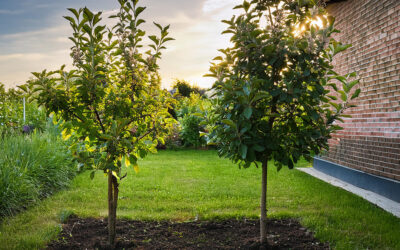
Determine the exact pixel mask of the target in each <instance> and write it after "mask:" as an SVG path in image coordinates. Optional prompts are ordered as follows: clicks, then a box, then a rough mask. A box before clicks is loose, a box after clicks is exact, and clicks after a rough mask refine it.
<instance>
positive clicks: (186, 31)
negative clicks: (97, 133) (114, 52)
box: [0, 0, 242, 88]
mask: <svg viewBox="0 0 400 250" xmlns="http://www.w3.org/2000/svg"><path fill="white" fill-rule="evenodd" d="M241 2H242V0H187V1H183V0H141V1H139V3H140V5H142V6H146V7H147V9H146V11H145V12H144V13H143V16H144V17H145V19H146V20H147V24H146V25H147V26H146V27H148V28H147V29H146V30H147V31H148V35H149V34H151V33H152V32H153V31H156V30H155V29H153V28H152V27H151V26H150V24H151V23H152V21H156V22H158V23H160V24H162V25H166V24H171V28H170V33H171V36H172V37H174V38H175V39H176V41H172V42H170V43H169V44H168V45H167V47H168V49H167V50H166V51H165V52H164V55H163V58H162V60H161V62H160V67H161V71H160V73H161V76H162V78H163V86H164V87H169V85H170V84H171V83H172V82H173V80H174V79H185V80H187V81H189V82H191V83H192V84H196V85H198V86H200V87H204V88H208V87H210V86H211V85H212V82H213V79H211V78H203V77H202V75H204V74H205V73H207V71H208V68H209V65H210V61H211V60H212V58H214V57H215V56H217V55H218V52H217V50H218V49H221V48H226V47H228V46H229V36H226V35H221V32H222V31H223V30H224V29H225V28H226V25H225V24H223V23H221V22H220V21H221V20H222V19H228V18H230V17H231V16H232V15H233V14H234V11H233V10H232V8H233V7H234V6H235V5H236V4H238V3H241ZM84 6H87V7H88V8H90V9H91V10H92V11H103V13H104V16H103V19H106V18H105V17H108V16H109V15H110V14H111V13H113V12H114V11H115V10H117V8H118V2H117V0H68V1H65V0H18V1H16V0H0V82H2V83H4V84H5V85H6V86H8V87H12V86H15V85H19V84H23V83H25V81H26V80H28V79H29V77H30V72H35V71H41V70H43V69H49V70H54V69H58V68H59V67H60V66H61V65H62V64H67V65H70V64H71V59H70V58H69V48H70V47H71V42H70V41H69V40H68V36H70V34H71V30H70V27H69V23H68V22H67V21H66V20H65V19H63V18H62V16H64V15H67V14H68V11H67V10H66V8H80V7H84Z"/></svg>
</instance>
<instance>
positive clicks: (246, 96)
mask: <svg viewBox="0 0 400 250" xmlns="http://www.w3.org/2000/svg"><path fill="white" fill-rule="evenodd" d="M236 8H238V9H242V10H243V11H244V13H243V14H241V15H238V16H234V17H232V19H231V20H225V21H223V22H224V23H226V24H228V26H229V27H228V29H227V30H226V31H225V32H224V33H228V34H232V37H231V42H232V43H233V47H232V48H228V49H222V50H220V51H221V52H222V53H223V56H221V57H217V58H215V60H216V61H219V63H214V64H213V66H212V67H211V69H210V71H211V73H210V74H209V76H213V77H215V78H217V81H216V83H215V84H214V86H213V90H214V91H215V96H216V98H217V101H216V104H215V106H214V107H215V109H214V116H213V118H212V120H213V121H214V123H215V126H214V127H213V128H212V131H211V133H210V138H211V139H212V140H213V141H214V142H216V143H217V145H218V146H219V154H220V155H221V156H225V157H228V158H230V159H232V160H233V161H234V162H238V163H239V166H242V167H246V168H247V167H249V166H250V165H251V163H253V162H254V163H256V164H257V162H262V165H263V176H262V180H263V184H262V187H263V191H262V193H263V194H262V204H261V220H262V221H261V222H262V223H261V225H265V224H264V223H263V221H264V220H265V215H266V207H265V200H266V199H265V195H266V178H267V177H266V174H267V171H266V168H267V162H268V160H274V162H275V165H276V166H277V167H278V169H280V168H281V167H282V166H284V165H286V166H289V168H293V166H294V164H295V163H296V162H297V161H298V160H299V159H300V158H301V157H304V158H305V159H307V160H311V158H312V156H313V155H316V154H319V153H320V151H321V149H328V139H329V138H331V134H332V133H334V132H336V131H338V130H339V129H341V127H340V126H338V124H337V123H336V121H337V120H339V121H340V120H341V118H342V117H346V115H344V114H343V112H344V110H345V109H346V108H348V107H351V106H352V105H351V104H350V101H351V100H352V99H354V98H356V97H357V96H358V95H359V93H360V90H359V89H357V90H356V91H355V92H354V93H353V90H352V89H353V87H354V86H356V84H357V83H358V81H357V80H354V81H350V80H349V79H350V78H352V77H354V76H355V74H349V75H346V76H341V75H339V74H337V73H336V72H335V71H334V70H333V66H332V61H333V57H334V56H335V55H336V54H338V53H340V52H341V51H343V50H345V49H347V48H348V47H349V46H350V45H342V44H341V43H339V42H337V41H335V40H334V39H333V38H332V37H331V36H332V34H334V33H336V32H338V30H336V29H335V28H334V19H333V17H330V16H326V13H325V11H324V10H323V9H322V8H319V7H318V6H317V5H316V4H315V3H314V1H290V0H287V1H259V0H253V1H251V2H247V1H244V2H243V4H242V5H239V6H237V7H236ZM312 20H320V21H321V22H322V23H323V24H324V26H323V27H317V26H315V25H313V22H312ZM264 23H265V26H264V25H263V24H264ZM338 82H339V83H340V84H341V86H337V83H338ZM337 97H340V102H336V100H337ZM263 216H264V217H263ZM265 241H266V236H265V235H263V228H261V242H265Z"/></svg>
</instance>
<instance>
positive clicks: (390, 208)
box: [297, 168, 400, 218]
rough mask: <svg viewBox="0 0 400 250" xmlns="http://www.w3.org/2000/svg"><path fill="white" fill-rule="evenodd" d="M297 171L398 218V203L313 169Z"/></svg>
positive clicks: (399, 211)
mask: <svg viewBox="0 0 400 250" xmlns="http://www.w3.org/2000/svg"><path fill="white" fill-rule="evenodd" d="M297 169H298V170H300V171H302V172H304V173H307V174H309V175H311V176H313V177H315V178H318V179H320V180H322V181H325V182H327V183H329V184H331V185H333V186H336V187H340V188H342V189H344V190H346V191H349V192H351V193H353V194H356V195H358V196H360V197H362V198H364V199H365V200H367V201H369V202H371V203H373V204H375V205H377V206H379V207H381V208H382V209H384V210H385V211H387V212H389V213H391V214H393V215H394V216H396V217H399V218H400V203H398V202H395V201H393V200H390V199H388V198H386V197H383V196H381V195H379V194H376V193H374V192H371V191H368V190H365V189H362V188H359V187H356V186H353V185H351V184H349V183H347V182H344V181H342V180H339V179H337V178H335V177H332V176H329V175H327V174H324V173H322V172H320V171H318V170H316V169H314V168H297Z"/></svg>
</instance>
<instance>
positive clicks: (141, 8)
mask: <svg viewBox="0 0 400 250" xmlns="http://www.w3.org/2000/svg"><path fill="white" fill-rule="evenodd" d="M145 9H146V7H137V8H136V11H135V17H138V16H139V15H140V13H142V12H143V11H144V10H145Z"/></svg>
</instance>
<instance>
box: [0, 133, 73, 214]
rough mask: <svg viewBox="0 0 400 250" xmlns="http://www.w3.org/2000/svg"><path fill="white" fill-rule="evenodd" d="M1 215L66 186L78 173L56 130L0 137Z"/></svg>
mask: <svg viewBox="0 0 400 250" xmlns="http://www.w3.org/2000/svg"><path fill="white" fill-rule="evenodd" d="M0 151H1V154H0V219H1V218H3V217H5V216H10V215H14V214H16V213H17V212H19V211H21V210H22V209H25V208H27V207H29V206H30V205H32V204H33V203H35V202H37V201H38V200H39V199H42V198H45V197H48V196H49V195H51V194H53V193H54V192H55V191H56V190H59V189H61V188H64V187H66V186H67V185H68V184H69V182H70V180H71V179H72V178H73V176H74V175H75V168H74V167H73V165H72V158H71V156H70V154H69V153H68V151H67V150H66V147H65V145H64V143H63V142H62V141H61V139H59V138H58V137H57V136H55V135H54V134H50V133H34V134H32V135H21V134H20V135H14V136H5V137H3V138H0Z"/></svg>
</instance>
